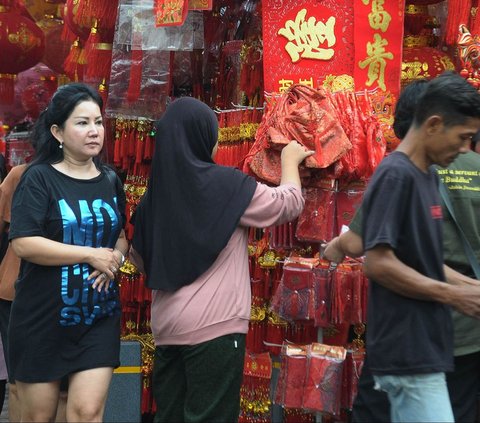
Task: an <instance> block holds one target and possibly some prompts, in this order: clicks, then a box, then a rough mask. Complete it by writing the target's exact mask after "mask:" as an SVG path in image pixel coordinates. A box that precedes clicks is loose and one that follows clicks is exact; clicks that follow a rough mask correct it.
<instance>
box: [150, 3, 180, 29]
mask: <svg viewBox="0 0 480 423" xmlns="http://www.w3.org/2000/svg"><path fill="white" fill-rule="evenodd" d="M153 7H154V13H155V26H172V25H183V23H184V22H185V19H186V18H187V13H188V1H187V0H155V1H154V6H153Z"/></svg>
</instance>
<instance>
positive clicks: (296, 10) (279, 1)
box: [263, 0, 355, 92]
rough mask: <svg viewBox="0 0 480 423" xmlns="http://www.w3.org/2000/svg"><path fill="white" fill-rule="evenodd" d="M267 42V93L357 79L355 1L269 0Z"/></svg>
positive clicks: (265, 12) (266, 5)
mask: <svg viewBox="0 0 480 423" xmlns="http://www.w3.org/2000/svg"><path fill="white" fill-rule="evenodd" d="M263 39H264V53H263V55H264V83H265V91H266V92H283V91H285V90H286V89H287V88H288V87H289V86H290V85H292V84H297V83H303V84H305V85H309V86H311V87H315V88H316V87H318V86H320V85H322V83H323V80H324V79H325V77H326V76H327V75H332V74H333V75H340V74H348V75H352V70H353V60H354V56H355V52H354V45H353V0H326V1H322V2H321V3H319V2H317V1H312V0H310V1H302V0H265V1H264V2H263Z"/></svg>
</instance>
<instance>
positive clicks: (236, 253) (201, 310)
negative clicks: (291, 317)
mask: <svg viewBox="0 0 480 423" xmlns="http://www.w3.org/2000/svg"><path fill="white" fill-rule="evenodd" d="M304 204H305V200H304V199H303V197H302V193H301V189H300V188H299V187H297V186H296V185H293V184H285V185H281V186H279V187H269V186H267V185H264V184H261V183H258V184H257V188H256V190H255V193H254V195H253V198H252V201H251V202H250V205H249V206H248V207H247V209H246V210H245V213H244V214H243V216H242V217H241V219H240V224H239V226H238V227H237V229H236V230H235V231H234V232H233V234H232V236H231V238H230V240H229V242H228V244H227V245H226V247H225V248H224V250H223V251H222V252H221V253H220V254H219V256H218V257H217V260H216V261H215V262H214V263H213V264H212V266H211V267H210V268H209V269H208V270H207V271H206V272H205V273H204V274H202V275H201V276H200V277H199V278H198V279H197V280H195V281H194V282H193V283H191V284H190V285H187V286H184V287H182V288H180V289H179V290H177V291H175V292H164V291H158V290H154V291H153V295H152V306H151V307H152V308H151V312H152V313H151V327H152V332H153V336H154V340H155V345H195V344H199V343H201V342H205V341H209V340H211V339H214V338H217V337H219V336H223V335H227V334H231V333H247V331H248V322H249V319H250V304H251V292H250V275H249V270H248V250H247V247H248V227H257V228H264V227H268V226H272V225H277V224H281V223H285V222H288V221H290V220H293V219H295V218H296V217H297V216H298V215H299V214H300V213H301V211H302V210H303V206H304Z"/></svg>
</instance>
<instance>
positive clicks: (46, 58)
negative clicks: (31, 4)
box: [37, 17, 70, 74]
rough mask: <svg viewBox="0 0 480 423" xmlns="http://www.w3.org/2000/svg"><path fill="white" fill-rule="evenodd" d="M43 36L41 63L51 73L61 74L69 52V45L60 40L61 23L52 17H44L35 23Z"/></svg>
mask: <svg viewBox="0 0 480 423" xmlns="http://www.w3.org/2000/svg"><path fill="white" fill-rule="evenodd" d="M37 25H38V26H39V27H40V28H42V30H43V32H44V34H45V45H47V46H48V48H46V49H45V52H44V53H43V58H42V62H43V63H45V64H46V65H47V66H48V67H49V68H50V69H52V70H53V71H55V72H57V73H59V74H63V73H65V70H64V67H63V65H64V63H65V59H66V58H67V56H68V54H69V52H70V43H69V42H67V41H65V40H63V39H62V31H63V22H62V21H61V20H59V19H55V18H52V17H45V18H44V19H42V20H40V21H38V22H37Z"/></svg>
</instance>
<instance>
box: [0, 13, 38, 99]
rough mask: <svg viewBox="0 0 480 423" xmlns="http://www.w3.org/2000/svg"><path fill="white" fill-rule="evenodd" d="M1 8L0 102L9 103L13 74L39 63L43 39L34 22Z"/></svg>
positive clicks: (12, 93)
mask: <svg viewBox="0 0 480 423" xmlns="http://www.w3.org/2000/svg"><path fill="white" fill-rule="evenodd" d="M5 10H6V9H5V8H3V7H1V6H0V51H1V52H2V53H1V55H0V102H2V103H12V102H13V97H14V79H15V75H16V74H17V73H19V72H22V71H24V70H26V69H28V68H31V67H32V66H34V65H35V64H36V63H38V62H39V61H40V60H41V58H42V56H43V52H44V50H45V36H44V34H43V32H42V30H41V29H40V28H39V27H38V26H37V25H35V23H34V22H33V21H32V20H30V19H28V18H26V17H24V16H22V15H19V14H18V13H14V12H7V11H5Z"/></svg>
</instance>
